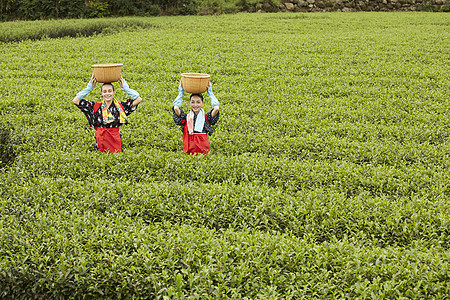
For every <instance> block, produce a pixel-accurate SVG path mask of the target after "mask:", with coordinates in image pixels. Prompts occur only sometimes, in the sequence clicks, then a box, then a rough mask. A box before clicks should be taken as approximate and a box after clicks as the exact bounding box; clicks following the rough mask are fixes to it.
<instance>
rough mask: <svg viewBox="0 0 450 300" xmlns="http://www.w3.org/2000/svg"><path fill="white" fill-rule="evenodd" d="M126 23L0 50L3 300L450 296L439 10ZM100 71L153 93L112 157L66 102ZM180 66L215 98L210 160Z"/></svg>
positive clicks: (443, 20) (444, 62)
mask: <svg viewBox="0 0 450 300" xmlns="http://www.w3.org/2000/svg"><path fill="white" fill-rule="evenodd" d="M134 20H136V21H138V22H142V24H151V26H150V27H147V28H144V27H143V28H141V29H139V30H134V29H129V28H122V29H120V30H118V31H117V32H112V33H111V34H108V35H105V34H99V35H94V36H86V37H82V36H79V37H73V38H71V37H66V38H58V39H49V38H46V39H43V40H36V41H32V40H25V41H21V42H9V43H4V44H1V45H0V53H1V57H2V60H0V67H1V68H2V70H3V72H2V73H1V74H0V79H1V82H2V84H1V85H0V99H1V100H0V114H1V118H2V124H7V123H8V124H10V125H9V126H10V127H9V128H10V131H8V132H10V133H11V137H12V138H10V139H9V140H10V141H14V151H15V152H14V153H15V154H14V156H15V157H14V160H11V162H10V163H9V164H8V165H5V166H3V165H2V169H1V171H0V177H1V180H0V295H1V296H0V297H3V298H76V299H79V298H138V299H149V298H150V299H164V298H166V299H167V298H170V299H171V298H175V299H178V298H179V299H181V298H194V299H217V298H218V299H228V298H232V299H242V298H246V297H247V298H248V299H256V298H263V299H267V298H269V299H278V298H281V299H300V298H304V299H310V298H374V299H382V298H387V299H397V298H426V299H428V298H436V299H445V297H447V295H448V294H450V284H449V282H450V278H449V275H448V274H450V272H449V264H448V261H450V259H449V258H450V257H449V247H450V244H449V241H450V238H449V225H450V220H449V215H450V214H449V211H450V202H449V201H448V199H449V197H450V185H449V183H450V173H449V172H448V170H449V167H450V166H449V161H450V157H449V153H450V151H449V150H450V147H449V141H448V137H449V124H450V122H449V115H450V114H449V112H450V111H449V107H450V105H449V99H450V97H449V90H450V79H449V77H448V74H449V71H450V70H449V65H450V64H449V62H450V57H449V53H448V42H447V41H448V38H449V31H448V30H445V29H446V27H448V16H447V15H446V14H439V13H436V14H427V13H376V14H375V13H354V14H353V13H352V14H337V13H324V14H252V15H250V14H237V15H227V16H224V15H221V16H195V17H194V16H186V17H158V18H151V19H146V18H136V19H134ZM80 22H81V23H82V22H84V21H80ZM117 22H118V23H120V22H121V19H117ZM147 22H148V23H147ZM81 23H80V24H81ZM29 24H31V25H29ZM29 24H27V26H39V25H38V24H39V23H29ZM61 24H64V21H61ZM85 24H87V23H85ZM81 46H82V47H81ZM107 62H121V63H124V66H123V70H122V74H123V76H124V78H125V79H126V80H127V81H128V82H129V83H130V84H132V86H133V87H134V88H136V90H138V91H139V92H140V94H141V96H142V98H143V99H144V102H143V103H142V104H141V105H140V106H139V107H138V109H137V111H136V112H134V113H133V114H132V115H130V124H129V125H127V126H126V127H123V128H122V130H121V132H122V136H123V141H124V152H123V153H122V154H117V155H105V154H103V153H99V152H96V151H94V150H93V147H92V145H93V141H94V131H93V130H92V129H91V128H89V127H88V125H87V121H86V119H85V117H84V116H83V115H82V113H81V112H80V111H79V110H78V109H77V108H76V107H75V106H74V105H73V104H72V102H71V100H72V99H73V97H74V95H75V94H76V93H77V92H78V91H79V90H80V89H81V88H83V87H84V86H85V85H86V83H87V81H88V80H89V78H90V75H91V72H92V69H91V68H90V65H92V64H96V63H107ZM183 72H204V73H209V74H211V81H212V85H213V89H214V91H215V94H216V96H217V98H218V99H219V101H220V103H221V119H220V121H219V123H218V124H217V126H216V132H215V133H214V134H213V135H212V136H211V138H210V141H211V148H212V151H211V153H210V154H209V155H208V156H207V157H196V156H188V155H184V154H183V153H182V151H181V148H182V142H181V131H180V130H179V128H178V127H177V126H175V125H174V124H173V120H172V111H171V104H172V101H173V99H174V97H175V96H176V94H177V86H178V82H179V79H180V74H181V73H183ZM116 89H117V94H116V97H117V98H118V99H125V98H126V97H127V96H126V94H125V93H124V92H123V91H121V90H120V88H119V87H118V85H117V84H116ZM87 99H89V100H99V99H100V93H99V89H98V87H96V88H95V89H94V90H93V91H92V92H91V94H90V95H89V96H88V97H87ZM205 99H206V105H205V106H206V109H210V105H209V99H208V97H207V96H205ZM184 100H185V101H184V104H183V108H185V109H186V110H187V109H188V106H187V103H186V102H187V96H186V97H185V98H184Z"/></svg>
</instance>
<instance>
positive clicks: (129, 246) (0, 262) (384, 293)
mask: <svg viewBox="0 0 450 300" xmlns="http://www.w3.org/2000/svg"><path fill="white" fill-rule="evenodd" d="M39 219H40V222H36V223H29V222H28V223H24V222H19V220H14V218H11V217H10V218H9V221H11V222H13V224H15V225H14V226H13V227H11V226H9V227H10V230H8V231H5V230H3V229H2V230H1V234H0V245H1V247H0V249H1V250H0V251H1V254H2V255H1V259H0V266H1V271H0V290H1V291H2V297H7V298H19V297H20V298H42V297H43V298H49V297H51V298H67V297H70V298H76V299H78V298H85V297H89V298H91V297H95V298H99V297H102V298H104V297H108V298H110V297H114V298H118V299H122V298H130V297H133V298H136V299H148V298H156V299H158V298H161V299H162V298H163V297H164V296H168V297H170V298H173V297H177V298H187V297H189V298H195V299H205V298H207V299H212V298H214V299H217V298H219V299H228V298H242V297H248V298H271V299H272V298H287V299H298V298H304V299H306V298H311V297H313V298H316V297H346V298H355V297H376V298H397V297H399V296H403V297H411V298H417V297H424V298H430V297H431V298H443V297H445V295H447V294H448V292H449V288H450V287H449V283H448V281H449V276H448V272H446V270H447V271H448V259H449V257H448V252H447V254H445V253H443V252H440V251H436V250H435V249H434V248H427V249H425V248H421V247H419V248H413V249H408V250H405V249H402V248H395V247H387V248H379V247H373V246H370V247H365V246H361V245H358V244H355V243H353V242H351V241H349V240H345V239H344V240H341V241H338V240H336V241H333V242H331V243H322V244H314V243H311V242H309V241H307V240H297V239H296V238H293V237H290V236H287V235H280V234H274V233H270V234H269V233H261V232H252V231H240V232H236V231H234V230H231V229H228V230H225V231H216V230H210V229H206V228H198V227H192V226H189V225H176V224H169V223H165V224H156V225H150V226H149V225H145V224H143V223H142V222H141V221H139V220H134V219H131V218H120V217H117V216H116V217H115V218H113V219H112V218H111V216H108V218H103V217H99V216H95V215H94V214H92V213H89V212H87V211H80V210H77V209H76V208H75V209H72V211H71V212H67V213H66V214H61V213H60V212H59V211H55V212H53V210H47V211H46V212H42V213H41V214H40V216H39ZM3 220H5V218H4V219H3ZM30 233H31V234H30ZM56 241H58V242H56ZM24 250H26V252H24ZM93 250H94V251H93Z"/></svg>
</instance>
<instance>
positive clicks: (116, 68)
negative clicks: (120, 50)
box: [92, 64, 123, 83]
mask: <svg viewBox="0 0 450 300" xmlns="http://www.w3.org/2000/svg"><path fill="white" fill-rule="evenodd" d="M122 66H123V64H99V65H92V69H93V70H94V76H95V79H96V80H97V82H102V83H106V82H114V81H118V80H119V79H120V73H121V71H122Z"/></svg>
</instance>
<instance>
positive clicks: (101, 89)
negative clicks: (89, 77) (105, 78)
mask: <svg viewBox="0 0 450 300" xmlns="http://www.w3.org/2000/svg"><path fill="white" fill-rule="evenodd" d="M107 84H109V85H111V86H112V87H113V91H114V85H113V84H112V83H111V82H105V83H104V84H102V88H101V89H100V90H102V91H103V87H104V86H105V85H107Z"/></svg>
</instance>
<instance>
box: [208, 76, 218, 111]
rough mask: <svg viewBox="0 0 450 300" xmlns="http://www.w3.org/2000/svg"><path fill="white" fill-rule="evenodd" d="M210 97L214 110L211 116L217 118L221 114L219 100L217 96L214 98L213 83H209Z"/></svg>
mask: <svg viewBox="0 0 450 300" xmlns="http://www.w3.org/2000/svg"><path fill="white" fill-rule="evenodd" d="M208 96H209V98H210V99H211V106H212V108H213V111H212V112H211V116H212V117H215V116H217V114H218V113H219V100H217V98H216V96H214V93H213V91H212V86H211V83H209V88H208Z"/></svg>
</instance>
